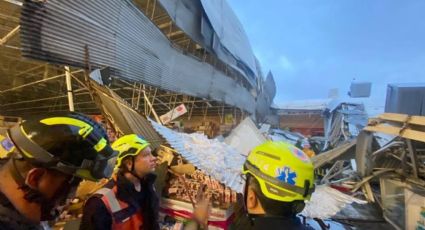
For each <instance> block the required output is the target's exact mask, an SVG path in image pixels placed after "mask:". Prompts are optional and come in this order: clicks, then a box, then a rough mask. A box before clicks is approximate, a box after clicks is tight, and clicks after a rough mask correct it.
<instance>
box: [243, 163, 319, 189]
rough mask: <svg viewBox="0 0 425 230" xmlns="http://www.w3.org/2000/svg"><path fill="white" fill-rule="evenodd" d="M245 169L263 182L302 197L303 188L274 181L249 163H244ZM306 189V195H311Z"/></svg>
mask: <svg viewBox="0 0 425 230" xmlns="http://www.w3.org/2000/svg"><path fill="white" fill-rule="evenodd" d="M245 167H246V168H247V169H248V171H250V172H251V173H252V174H253V175H254V176H256V177H259V178H261V179H263V180H265V181H267V182H269V183H271V184H274V185H276V186H278V187H281V188H283V189H286V190H289V191H292V192H295V193H298V194H300V195H302V196H303V195H304V192H305V189H304V188H303V187H298V186H296V185H291V184H288V183H285V182H283V181H281V180H278V179H276V178H274V177H271V176H269V175H266V174H264V173H263V172H261V171H260V170H259V169H257V168H256V167H255V166H254V165H252V164H251V163H250V162H249V161H247V162H246V163H245ZM308 189H309V193H308V194H311V192H312V191H311V192H310V188H308Z"/></svg>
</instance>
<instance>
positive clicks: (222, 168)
mask: <svg viewBox="0 0 425 230" xmlns="http://www.w3.org/2000/svg"><path fill="white" fill-rule="evenodd" d="M150 121H151V123H152V125H153V127H154V128H155V130H156V131H158V133H160V134H161V135H162V136H163V137H164V138H165V139H167V142H168V143H169V144H170V145H171V147H173V148H174V149H175V150H176V151H177V152H178V153H179V154H181V155H182V156H183V157H184V158H185V159H186V160H187V161H189V162H190V163H191V164H193V165H195V166H196V167H197V168H199V169H200V170H202V171H204V172H205V173H206V174H208V175H210V176H212V177H214V178H215V179H216V180H218V181H220V182H222V183H223V184H225V185H226V186H228V187H230V188H231V189H233V190H235V191H236V192H239V193H242V189H243V185H244V180H243V179H242V177H241V174H242V165H243V164H244V162H245V157H244V156H242V154H241V153H239V152H238V151H237V150H235V149H234V148H232V147H230V146H229V145H227V144H225V143H223V142H220V141H218V140H215V139H207V137H206V136H203V135H201V134H197V133H194V134H186V133H178V132H175V131H173V130H170V129H168V128H167V127H165V126H162V125H160V124H158V123H156V122H154V121H152V120H150Z"/></svg>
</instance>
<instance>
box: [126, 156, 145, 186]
mask: <svg viewBox="0 0 425 230" xmlns="http://www.w3.org/2000/svg"><path fill="white" fill-rule="evenodd" d="M124 169H125V171H126V172H128V173H130V174H131V175H133V176H134V177H136V178H137V179H138V180H139V181H142V180H143V178H140V177H139V176H138V175H137V174H136V171H135V170H134V156H131V170H128V168H127V167H124Z"/></svg>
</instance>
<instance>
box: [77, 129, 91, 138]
mask: <svg viewBox="0 0 425 230" xmlns="http://www.w3.org/2000/svg"><path fill="white" fill-rule="evenodd" d="M92 131H93V127H92V126H84V127H83V128H81V129H80V130H78V134H80V136H82V137H83V138H86V137H87V136H88V135H89V134H90V133H91V132H92Z"/></svg>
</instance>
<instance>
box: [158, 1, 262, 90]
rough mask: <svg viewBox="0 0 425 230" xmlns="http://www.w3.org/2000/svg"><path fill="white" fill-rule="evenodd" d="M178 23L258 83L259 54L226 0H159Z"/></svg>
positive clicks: (253, 83) (201, 43)
mask: <svg viewBox="0 0 425 230" xmlns="http://www.w3.org/2000/svg"><path fill="white" fill-rule="evenodd" d="M159 2H160V3H161V5H162V7H163V8H164V9H165V10H166V11H167V13H168V15H169V16H170V17H171V19H172V20H173V21H174V23H176V25H177V26H178V27H179V28H180V29H182V30H183V31H184V32H185V33H186V34H187V35H188V36H189V37H191V38H192V39H193V40H194V41H196V42H197V43H199V44H200V45H202V47H204V48H205V49H207V50H208V51H213V53H214V54H215V55H217V57H218V58H219V59H220V60H222V61H223V62H225V63H226V64H228V65H230V66H232V67H233V68H234V69H236V70H238V71H239V72H240V73H241V74H242V75H243V76H245V78H246V79H247V80H248V82H250V83H251V84H252V86H255V85H256V78H257V77H258V76H257V69H256V65H255V55H254V53H253V52H252V49H251V45H250V44H249V41H248V38H247V36H246V34H245V32H244V30H243V27H242V25H241V23H240V22H239V20H238V18H237V17H236V15H235V14H234V13H233V11H232V9H231V8H230V6H229V5H228V4H227V2H226V1H205V2H204V1H200V0H159Z"/></svg>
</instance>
